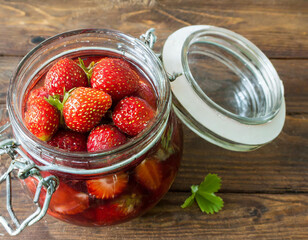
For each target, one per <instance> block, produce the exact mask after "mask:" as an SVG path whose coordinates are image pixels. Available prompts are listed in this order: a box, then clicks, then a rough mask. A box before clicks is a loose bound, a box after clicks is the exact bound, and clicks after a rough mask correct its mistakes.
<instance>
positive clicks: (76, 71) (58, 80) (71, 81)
mask: <svg viewBox="0 0 308 240" xmlns="http://www.w3.org/2000/svg"><path fill="white" fill-rule="evenodd" d="M44 86H45V88H46V91H47V92H48V94H49V95H55V94H58V95H63V94H64V90H65V91H69V90H71V89H72V88H75V87H87V86H88V78H87V76H86V73H85V72H84V70H83V69H82V68H81V67H80V66H79V65H78V64H77V63H75V62H74V61H73V60H71V59H69V58H63V59H61V60H59V61H58V62H57V63H56V64H55V65H53V66H52V68H51V69H50V70H49V71H48V73H47V75H46V79H45V85H44Z"/></svg>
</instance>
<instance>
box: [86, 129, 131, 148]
mask: <svg viewBox="0 0 308 240" xmlns="http://www.w3.org/2000/svg"><path fill="white" fill-rule="evenodd" d="M125 142H126V136H125V135H124V134H123V133H121V132H120V131H119V130H118V129H117V128H116V127H114V126H112V125H107V124H102V125H100V126H98V127H96V128H94V129H93V130H92V131H91V133H90V135H89V137H88V143H87V148H88V152H98V151H107V150H111V149H113V148H115V147H117V146H120V145H122V144H124V143H125Z"/></svg>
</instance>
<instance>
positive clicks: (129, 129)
mask: <svg viewBox="0 0 308 240" xmlns="http://www.w3.org/2000/svg"><path fill="white" fill-rule="evenodd" d="M154 117H155V111H154V109H153V108H152V107H151V106H150V105H149V104H148V103H147V102H146V101H145V100H143V99H141V98H138V97H127V98H124V99H122V100H121V101H120V102H119V103H118V104H117V105H116V107H115V109H114V112H113V115H112V119H113V122H114V124H115V125H116V126H117V127H118V128H119V129H120V130H121V131H122V132H124V133H126V134H128V135H130V136H136V135H137V134H138V133H140V132H141V131H142V130H143V129H145V128H146V126H147V125H148V123H149V122H150V120H151V119H153V118H154Z"/></svg>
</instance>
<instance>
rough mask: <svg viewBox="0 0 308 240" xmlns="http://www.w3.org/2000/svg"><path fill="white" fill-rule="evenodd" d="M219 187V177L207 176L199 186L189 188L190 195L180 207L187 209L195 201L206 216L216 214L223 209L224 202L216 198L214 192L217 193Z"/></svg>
mask: <svg viewBox="0 0 308 240" xmlns="http://www.w3.org/2000/svg"><path fill="white" fill-rule="evenodd" d="M220 187H221V179H220V177H218V176H217V175H216V174H208V175H207V176H206V177H205V178H204V181H203V182H201V183H200V185H199V186H198V185H192V186H191V192H192V195H191V196H190V197H188V198H187V199H186V200H185V202H184V203H183V204H182V206H181V207H182V208H186V207H189V206H191V205H192V204H193V203H194V200H196V202H197V204H198V206H199V207H200V209H201V211H202V212H206V213H207V214H213V213H214V212H218V211H219V210H220V209H221V208H222V207H223V205H224V202H223V200H222V199H221V198H220V197H218V196H216V195H215V194H214V192H217V191H218V190H219V189H220Z"/></svg>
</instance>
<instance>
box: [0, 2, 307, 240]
mask: <svg viewBox="0 0 308 240" xmlns="http://www.w3.org/2000/svg"><path fill="white" fill-rule="evenodd" d="M195 24H208V25H215V26H219V27H225V28H228V29H230V30H232V31H235V32H237V33H239V34H241V35H243V36H245V37H246V38H248V39H249V40H251V41H252V42H254V43H255V44H256V45H257V46H258V47H259V48H260V49H261V50H262V51H264V53H265V54H266V55H267V56H268V57H269V58H270V59H271V60H272V63H273V65H274V66H275V68H276V69H277V72H278V74H279V76H280V78H281V79H282V81H283V83H284V86H285V99H286V104H287V117H286V122H285V126H284V129H283V131H282V133H281V134H280V135H279V137H278V138H277V139H276V140H275V141H273V142H272V143H270V144H268V145H267V146H265V147H263V148H261V149H259V150H257V151H254V152H249V153H238V152H231V151H227V150H224V149H221V148H219V147H216V146H214V145H212V144H210V143H208V142H206V141H203V140H200V138H199V137H198V136H196V135H195V134H194V133H192V132H191V131H189V130H188V129H187V128H184V134H185V143H184V157H183V161H182V165H181V168H180V171H179V174H178V176H177V178H176V180H175V182H174V184H173V186H172V188H171V190H170V191H169V192H168V193H167V194H166V196H165V197H164V198H163V199H162V200H161V201H160V203H159V204H158V205H157V206H156V207H155V208H153V209H152V210H150V211H149V212H148V213H147V214H145V215H144V216H142V217H140V218H138V219H135V220H133V221H130V222H128V223H124V224H121V225H118V226H113V227H105V228H83V227H77V226H73V225H70V224H67V223H63V222H60V221H57V220H55V219H53V218H52V217H50V216H46V217H45V218H44V220H42V221H40V222H39V223H38V224H36V225H34V226H32V227H29V228H27V229H26V230H25V231H24V232H23V233H22V234H21V235H20V236H17V237H12V238H10V239H24V240H26V239H27V240H28V239H31V240H32V239H48V240H49V239H62V240H64V239H89V240H92V239H308V77H307V76H308V71H307V69H308V41H307V31H308V2H307V1H305V0H298V1H292V0H280V1H273V0H270V1H269V0H258V1H257V0H255V1H253V0H251V1H241V0H239V1H235V0H224V1H216V0H187V1H184V0H177V1H172V0H165V1H155V0H143V1H141V0H140V1H137V0H131V1H124V0H119V1H108V0H104V1H84V0H78V1H74V3H72V2H70V1H63V0H62V1H56V0H54V1H49V3H47V2H45V1H39V0H31V1H4V0H1V1H0V103H1V104H4V103H5V95H6V89H7V87H8V82H9V79H10V76H11V74H12V72H13V70H14V68H15V67H16V66H17V63H18V62H19V61H20V59H21V58H22V57H23V56H24V55H25V54H26V53H27V52H28V51H29V50H30V49H31V48H33V47H34V46H35V45H36V44H38V43H39V42H40V41H42V40H44V39H45V38H48V37H50V36H52V35H54V34H57V33H60V32H63V31H67V30H70V29H77V28H111V29H118V30H120V31H123V32H125V33H128V34H131V35H133V36H136V37H138V36H139V35H140V34H142V33H144V32H145V31H146V30H147V29H149V28H152V27H155V28H156V33H157V35H158V42H157V44H156V46H155V49H156V50H159V49H161V47H162V45H163V43H164V41H165V40H166V38H167V37H168V35H169V34H171V33H172V32H173V31H175V30H177V29H179V28H181V27H184V26H187V25H195ZM1 164H2V166H3V165H4V163H3V162H1ZM3 171H4V168H3V167H2V168H1V172H3ZM207 173H217V174H218V175H219V176H221V177H222V179H223V185H222V188H221V191H220V192H219V193H218V195H219V196H221V197H222V198H223V199H224V202H225V206H224V208H223V210H222V211H221V212H219V213H218V214H214V215H206V214H203V213H201V212H200V210H199V209H198V207H197V206H196V205H194V206H192V207H191V208H188V209H185V210H183V209H181V207H180V205H181V204H182V203H183V201H184V200H185V199H186V197H188V196H189V191H190V186H191V185H192V184H198V183H200V182H201V181H202V180H203V178H204V176H205V175H206V174H207ZM16 188H17V189H16V191H15V194H14V195H15V200H14V204H15V205H16V207H15V208H16V210H17V212H18V213H19V214H21V215H22V216H26V214H27V213H28V212H29V209H31V207H30V206H31V204H30V201H29V199H27V198H25V194H24V193H23V191H22V190H18V184H17V185H16ZM4 196H5V193H4V187H3V186H1V194H0V197H1V202H2V203H1V204H2V205H4V202H5V200H4V199H5V198H4ZM1 210H4V209H3V206H2V208H1ZM1 233H4V230H3V229H2V228H1ZM0 239H9V236H8V235H7V234H5V235H4V236H2V237H1V236H0Z"/></svg>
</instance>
